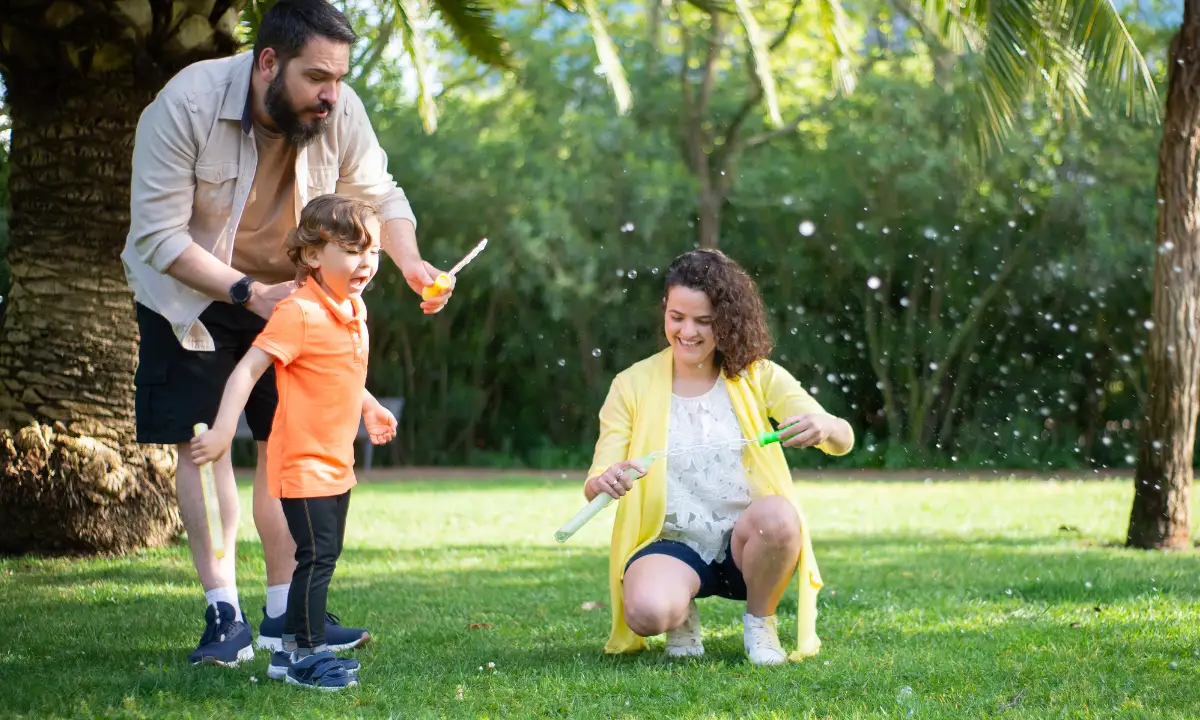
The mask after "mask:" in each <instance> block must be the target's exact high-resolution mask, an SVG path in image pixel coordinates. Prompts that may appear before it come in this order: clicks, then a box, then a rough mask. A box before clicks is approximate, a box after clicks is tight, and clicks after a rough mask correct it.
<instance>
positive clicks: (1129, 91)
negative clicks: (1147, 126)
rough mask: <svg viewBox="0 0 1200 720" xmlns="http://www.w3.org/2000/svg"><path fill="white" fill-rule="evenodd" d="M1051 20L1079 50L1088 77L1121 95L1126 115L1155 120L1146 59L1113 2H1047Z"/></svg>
mask: <svg viewBox="0 0 1200 720" xmlns="http://www.w3.org/2000/svg"><path fill="white" fill-rule="evenodd" d="M1048 4H1049V6H1050V8H1051V10H1052V18H1053V19H1054V20H1055V21H1057V22H1058V23H1061V25H1062V26H1063V28H1064V35H1065V37H1067V38H1069V39H1070V40H1071V41H1072V44H1073V45H1075V46H1076V47H1078V48H1079V49H1080V50H1081V52H1082V55H1083V58H1084V62H1085V63H1086V65H1087V67H1088V70H1089V71H1090V74H1091V75H1092V76H1094V77H1097V78H1098V79H1099V81H1100V85H1101V86H1102V87H1103V88H1104V89H1106V90H1110V91H1114V92H1117V93H1119V94H1120V95H1121V97H1122V99H1123V102H1124V105H1125V112H1126V113H1128V114H1130V115H1135V114H1138V113H1139V111H1140V112H1142V113H1145V112H1146V111H1149V113H1150V114H1151V115H1152V116H1153V117H1154V119H1155V120H1156V121H1157V120H1158V108H1159V100H1158V92H1157V90H1156V89H1155V87H1154V79H1153V78H1152V77H1151V75H1150V68H1149V67H1148V66H1147V65H1146V59H1145V58H1144V57H1142V53H1141V51H1139V50H1138V48H1137V46H1136V45H1135V44H1134V42H1133V38H1132V37H1130V35H1129V29H1128V28H1127V27H1125V21H1124V20H1122V19H1121V14H1120V13H1119V12H1117V9H1116V7H1115V6H1114V5H1113V3H1112V0H1048Z"/></svg>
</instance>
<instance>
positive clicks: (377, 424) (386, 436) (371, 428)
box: [363, 403, 397, 445]
mask: <svg viewBox="0 0 1200 720" xmlns="http://www.w3.org/2000/svg"><path fill="white" fill-rule="evenodd" d="M363 424H364V425H366V427H367V435H370V436H371V444H373V445H383V444H384V443H389V442H391V441H392V440H394V439H395V438H396V426H397V423H396V416H395V415H392V413H391V411H390V410H388V409H387V408H385V407H384V406H382V405H380V404H379V403H375V404H374V406H372V407H368V408H366V409H365V410H363Z"/></svg>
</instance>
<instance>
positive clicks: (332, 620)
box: [325, 612, 342, 625]
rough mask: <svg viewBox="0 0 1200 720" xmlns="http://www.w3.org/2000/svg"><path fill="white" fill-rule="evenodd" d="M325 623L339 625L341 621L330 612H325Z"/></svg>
mask: <svg viewBox="0 0 1200 720" xmlns="http://www.w3.org/2000/svg"><path fill="white" fill-rule="evenodd" d="M325 622H327V623H329V624H330V625H341V624H342V619H341V618H339V617H338V616H337V615H334V614H333V613H331V612H327V613H325Z"/></svg>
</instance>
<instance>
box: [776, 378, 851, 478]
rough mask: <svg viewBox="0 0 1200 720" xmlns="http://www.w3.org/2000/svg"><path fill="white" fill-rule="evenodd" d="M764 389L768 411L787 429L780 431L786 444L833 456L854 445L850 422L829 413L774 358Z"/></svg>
mask: <svg viewBox="0 0 1200 720" xmlns="http://www.w3.org/2000/svg"><path fill="white" fill-rule="evenodd" d="M763 391H764V393H765V394H766V397H767V405H768V407H767V413H768V414H769V415H770V416H771V417H772V418H775V420H776V421H777V422H778V423H779V425H780V427H781V428H784V429H783V430H782V431H781V432H780V434H779V436H780V438H781V439H782V442H783V444H784V446H786V447H817V448H820V449H821V450H822V451H824V452H826V453H828V454H830V455H845V454H846V453H848V452H850V450H852V449H853V448H854V429H853V428H851V427H850V423H848V422H846V421H845V420H843V419H842V418H840V417H837V416H836V415H831V414H829V413H828V412H826V411H825V408H823V407H821V404H820V403H818V402H817V401H816V399H815V398H814V397H813V396H812V395H809V394H808V393H807V392H806V391H805V390H804V388H803V387H801V386H800V383H799V382H798V381H797V380H796V378H794V377H792V375H791V373H789V372H788V371H787V370H785V369H783V368H782V367H780V366H778V365H776V364H775V363H773V362H770V361H767V365H766V367H765V368H764V369H763Z"/></svg>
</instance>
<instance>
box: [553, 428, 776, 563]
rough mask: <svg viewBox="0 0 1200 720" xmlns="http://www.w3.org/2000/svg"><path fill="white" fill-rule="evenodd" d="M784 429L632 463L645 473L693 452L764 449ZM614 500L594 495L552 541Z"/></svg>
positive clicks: (638, 475) (627, 470)
mask: <svg viewBox="0 0 1200 720" xmlns="http://www.w3.org/2000/svg"><path fill="white" fill-rule="evenodd" d="M786 429H787V428H780V429H778V430H771V431H767V432H762V433H759V435H758V437H757V438H753V439H747V438H740V439H738V440H732V441H730V442H723V443H711V444H708V445H693V446H691V447H687V448H683V449H680V450H672V451H670V452H667V451H664V450H655V451H654V452H652V453H650V454H649V455H646V456H645V457H642V458H639V459H637V460H635V461H634V462H636V463H637V464H638V465H641V466H642V467H644V468H646V472H649V471H650V465H651V464H652V463H653V462H654V461H655V460H658V459H661V458H665V457H672V456H680V455H689V454H691V453H694V452H697V451H700V450H725V449H729V450H741V449H742V448H744V447H746V446H747V445H758V446H759V447H765V446H767V445H770V444H771V443H776V442H779V439H780V438H779V433H781V432H783V431H784V430H786ZM621 473H622V474H624V473H633V474H634V476H635V477H634V478H633V479H634V480H637V479H638V478H641V477H642V476H643V475H645V473H640V472H638V470H637V468H633V467H629V468H625V469H624V470H622V471H621ZM615 499H616V498H614V497H613V496H612V495H609V494H608V493H603V492H602V493H600V494H598V495H596V497H594V498H592V501H591V502H590V503H588V504H587V505H584V506H583V508H582V509H581V510H580V511H579V512H577V513H575V517H573V518H571V519H570V520H568V521H567V523H566V524H565V525H563V526H562V527H561V528H559V529H558V532H556V533H554V539H555V540H557V541H559V542H560V543H565V542H566V541H567V540H568V539H569V538H570V537H571V536H572V535H574V534H575V533H577V532H579V529H580V528H581V527H583V526H584V525H586V524H587V523H588V521H589V520H591V519H592V518H594V517H596V516H597V515H599V514H600V511H601V510H603V509H604V508H606V507H608V505H609V503H611V502H612V501H613V500H615Z"/></svg>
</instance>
